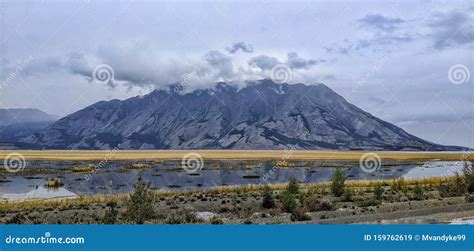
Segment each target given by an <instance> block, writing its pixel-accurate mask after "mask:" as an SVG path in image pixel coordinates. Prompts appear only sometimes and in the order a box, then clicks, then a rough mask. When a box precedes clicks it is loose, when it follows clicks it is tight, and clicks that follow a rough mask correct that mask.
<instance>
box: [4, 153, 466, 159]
mask: <svg viewBox="0 0 474 251" xmlns="http://www.w3.org/2000/svg"><path fill="white" fill-rule="evenodd" d="M13 152H16V153H20V154H22V155H23V156H24V157H25V158H26V159H27V160H72V161H75V160H77V161H86V160H98V161H101V160H155V161H156V160H179V159H182V158H183V156H184V155H186V154H187V153H189V152H195V153H198V154H200V155H201V156H202V157H203V158H204V159H205V160H206V159H212V160H227V159H236V160H282V159H285V160H354V161H358V160H359V159H360V157H361V156H362V155H363V154H365V153H367V152H365V151H307V150H301V151H294V152H292V153H288V152H287V151H284V150H149V151H148V150H119V151H116V152H110V151H105V150H104V151H84V150H77V151H76V150H74V151H66V150H48V151H37V150H2V151H0V159H4V158H5V157H6V156H7V155H8V154H10V153H13ZM376 153H377V154H378V155H379V156H380V158H381V159H392V160H413V161H416V160H429V159H441V160H461V159H462V158H464V159H469V160H474V156H473V155H472V154H465V153H450V152H389V151H379V152H376Z"/></svg>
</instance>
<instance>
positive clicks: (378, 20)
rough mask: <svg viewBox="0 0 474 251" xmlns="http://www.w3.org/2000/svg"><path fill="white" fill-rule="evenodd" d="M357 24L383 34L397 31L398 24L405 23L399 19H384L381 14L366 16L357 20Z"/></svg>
mask: <svg viewBox="0 0 474 251" xmlns="http://www.w3.org/2000/svg"><path fill="white" fill-rule="evenodd" d="M357 21H358V22H359V23H361V24H363V25H365V26H368V27H371V28H375V29H378V30H381V31H384V32H392V31H394V30H395V29H397V28H398V27H399V26H400V24H403V23H405V21H404V20H403V19H401V18H391V17H386V16H383V15H381V14H368V15H366V16H365V17H363V18H360V19H358V20H357Z"/></svg>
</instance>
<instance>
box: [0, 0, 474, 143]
mask: <svg viewBox="0 0 474 251" xmlns="http://www.w3.org/2000/svg"><path fill="white" fill-rule="evenodd" d="M473 13H474V7H473V4H472V1H446V0H427V1H393V2H388V1H362V0H361V1H352V2H351V1H300V2H297V1H279V2H274V1H270V0H253V1H239V2H231V1H221V2H214V1H178V2H176V1H175V2H163V1H131V2H130V1H121V2H119V3H117V2H116V1H93V0H82V1H79V0H78V1H74V2H73V1H70V2H59V1H35V2H33V1H31V2H29V1H4V0H2V1H0V56H1V58H0V66H1V67H0V69H1V75H0V81H1V82H0V108H18V107H21V108H24V107H33V108H38V109H41V110H43V111H45V112H48V113H51V114H55V115H60V116H64V115H67V114H69V113H72V112H74V111H77V110H78V109H81V108H83V107H85V106H87V105H90V104H93V103H94V102H97V101H99V100H110V99H114V98H119V99H125V98H127V97H131V96H136V95H143V94H146V93H148V92H150V91H151V90H153V89H155V88H168V85H169V84H170V83H177V82H181V83H185V85H184V86H185V91H192V90H194V89H199V88H209V87H212V84H213V83H215V82H216V81H232V83H233V84H234V85H237V86H240V87H241V86H244V85H245V81H246V80H254V79H262V78H268V77H269V75H270V74H271V69H272V68H273V67H275V66H276V65H280V64H283V65H285V66H287V67H288V68H289V69H290V70H291V73H292V78H291V80H290V83H299V82H303V83H306V84H315V83H324V84H326V85H328V86H329V87H330V88H332V89H334V90H335V91H336V92H338V93H339V94H341V95H342V96H344V97H345V98H346V99H347V100H348V101H349V102H352V103H353V104H355V105H357V106H359V107H360V108H362V109H364V110H366V111H368V112H370V113H372V114H373V115H375V116H378V117H380V118H382V119H384V120H387V121H389V122H392V123H394V124H396V125H398V126H400V127H402V128H404V129H405V130H407V131H408V132H410V133H413V134H415V135H417V136H419V137H422V138H425V139H428V140H431V141H434V142H436V143H442V144H452V145H464V146H471V147H474V108H473V105H474V84H473V82H474V76H471V74H472V73H473V60H474V59H473V58H474V50H473V49H474V46H473V41H474V14H473ZM104 66H105V67H104ZM94 70H95V72H96V73H97V75H96V76H93V72H94ZM102 70H109V73H112V74H113V79H111V78H108V76H107V75H102V77H106V79H105V80H106V81H101V78H100V75H99V74H100V73H101V71H102ZM102 74H105V73H104V72H102Z"/></svg>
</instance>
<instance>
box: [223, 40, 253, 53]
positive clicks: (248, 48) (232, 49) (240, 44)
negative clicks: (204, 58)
mask: <svg viewBox="0 0 474 251" xmlns="http://www.w3.org/2000/svg"><path fill="white" fill-rule="evenodd" d="M226 50H227V51H228V52H229V53H231V54H234V53H236V52H237V51H239V50H242V51H243V52H246V53H252V52H253V46H252V45H251V44H246V43H244V42H237V43H234V44H232V46H230V47H227V48H226Z"/></svg>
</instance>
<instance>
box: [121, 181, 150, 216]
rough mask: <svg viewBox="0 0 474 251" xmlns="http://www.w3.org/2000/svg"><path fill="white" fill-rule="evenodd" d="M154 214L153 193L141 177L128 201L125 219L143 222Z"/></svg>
mask: <svg viewBox="0 0 474 251" xmlns="http://www.w3.org/2000/svg"><path fill="white" fill-rule="evenodd" d="M154 215H155V212H154V210H153V194H152V193H151V191H149V186H148V185H146V184H145V183H144V182H143V180H142V178H141V177H140V178H138V181H137V183H136V184H135V191H134V192H133V194H132V195H131V196H130V200H129V201H128V202H127V209H126V211H125V213H124V219H125V220H126V221H130V222H134V223H137V224H143V223H145V221H148V220H150V219H152V218H153V216H154Z"/></svg>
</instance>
